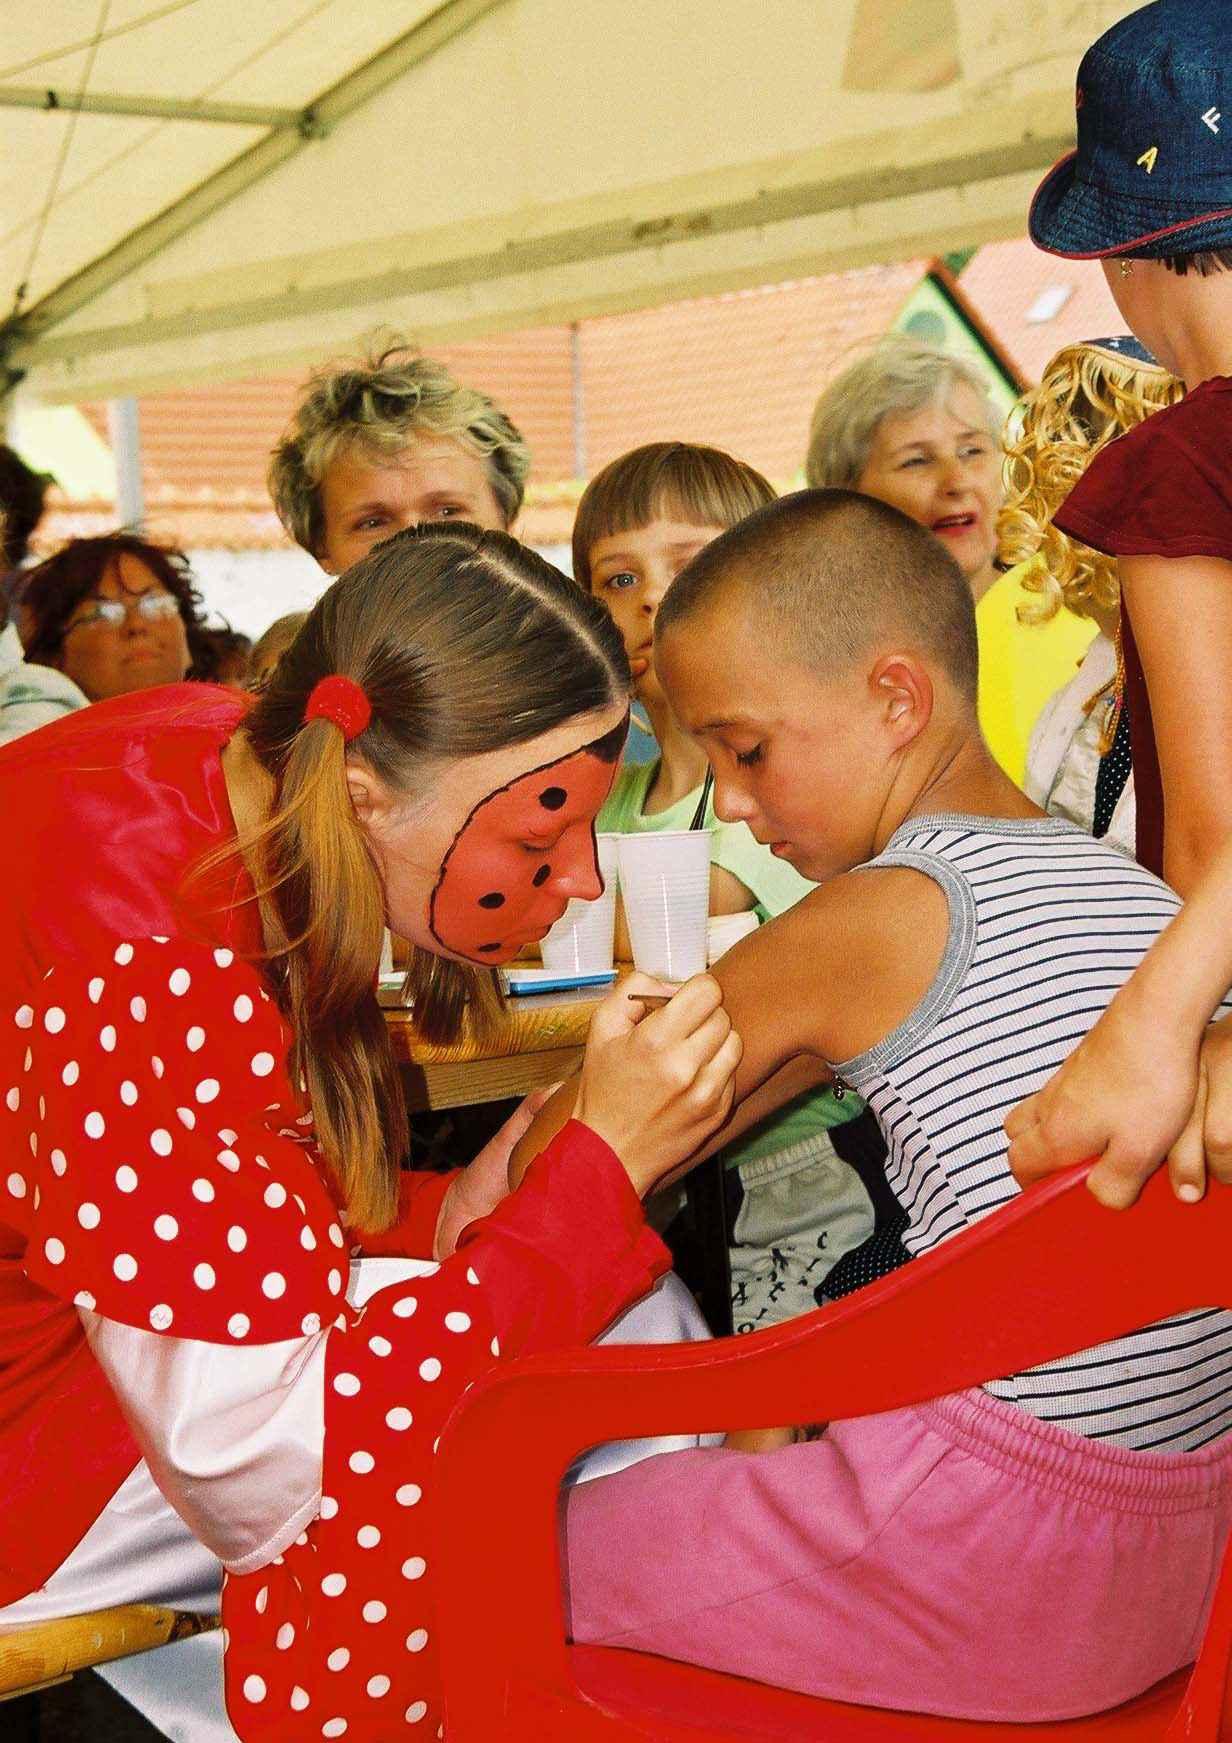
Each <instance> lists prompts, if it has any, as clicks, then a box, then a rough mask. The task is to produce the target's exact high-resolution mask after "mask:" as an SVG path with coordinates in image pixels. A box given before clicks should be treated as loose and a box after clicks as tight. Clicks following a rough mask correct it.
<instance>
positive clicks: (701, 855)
mask: <svg viewBox="0 0 1232 1743" xmlns="http://www.w3.org/2000/svg"><path fill="white" fill-rule="evenodd" d="M619 839H620V891H621V896H622V899H623V901H624V905H625V918H626V919H627V921H628V923H629V938H630V941H631V943H632V945H633V965H634V967H635V968H637V969H640V970H641V972H642V973H643V974H652V975H654V976H656V978H657V979H659V980H668V981H683V980H688V979H689V977H690V975H694V974H701V973H702V972H703V971H704V969H705V967H706V921H707V919H708V917H709V913H710V831H709V830H708V829H663V830H655V831H651V832H649V833H647V834H645V835H622V836H621V837H620V838H619Z"/></svg>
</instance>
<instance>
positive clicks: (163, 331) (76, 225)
mask: <svg viewBox="0 0 1232 1743" xmlns="http://www.w3.org/2000/svg"><path fill="white" fill-rule="evenodd" d="M1130 10H1132V3H1127V0H1080V3H1078V4H1075V0H1035V4H1034V5H1032V6H1029V7H1028V6H1024V5H1023V4H1022V0H762V3H761V4H760V5H758V6H749V5H748V4H747V3H746V0H445V3H444V4H441V3H439V0H436V3H433V0H363V4H362V5H356V4H354V0H256V3H254V0H162V3H161V4H159V3H156V0H56V4H55V5H54V6H35V5H33V4H30V0H21V3H20V4H17V5H10V6H7V7H5V9H4V33H3V38H2V40H0V154H2V159H3V170H2V171H0V298H3V299H4V301H3V303H0V314H3V313H5V312H7V310H8V309H11V310H12V311H13V313H12V314H11V316H10V318H9V320H8V322H7V324H6V325H4V326H3V327H0V345H2V347H3V356H4V359H5V362H6V364H7V367H8V369H9V370H10V371H12V372H14V374H15V375H20V378H21V380H20V392H21V393H22V394H23V395H30V396H33V397H35V398H38V399H42V400H45V401H53V402H54V401H66V400H69V401H80V400H84V399H88V398H97V397H103V396H109V395H119V394H127V393H136V392H141V391H144V390H147V389H151V388H154V387H158V386H164V385H167V384H170V383H174V382H184V381H190V380H194V379H205V378H210V377H214V378H217V377H219V376H222V375H239V374H251V373H255V372H258V371H261V370H268V369H274V368H283V369H285V368H288V367H299V366H300V365H302V364H303V363H305V362H306V361H309V360H314V359H318V358H320V357H321V356H322V355H327V354H330V353H333V352H337V351H339V350H345V349H348V348H350V347H352V346H353V345H354V344H355V342H356V340H357V338H358V337H359V336H360V335H362V334H364V333H365V332H367V331H369V330H371V329H372V328H374V327H376V326H380V325H385V326H391V327H394V328H396V329H398V330H400V331H402V332H405V333H409V334H412V335H414V336H415V337H416V338H417V339H418V340H419V341H421V342H423V343H426V344H431V343H432V342H439V341H441V340H444V339H451V338H457V337H460V336H463V335H466V334H472V333H476V332H485V331H494V330H499V329H508V328H512V327H519V326H527V325H533V324H536V323H539V322H546V321H560V320H569V319H576V318H579V317H580V316H582V315H589V314H595V313H600V312H604V311H612V310H618V309H626V308H631V307H635V306H639V305H645V304H647V303H652V302H660V301H663V300H666V299H670V298H674V297H679V296H685V295H692V294H697V293H699V292H704V291H714V290H721V289H725V288H729V287H736V286H740V285H746V284H751V283H757V282H767V281H771V280H775V279H784V278H789V277H791V276H793V275H798V274H802V273H811V272H816V271H818V270H822V269H829V268H832V267H835V266H844V265H857V264H861V263H864V262H868V261H872V260H885V259H892V258H895V257H899V258H901V257H904V256H907V255H911V254H913V253H919V252H921V251H923V252H938V251H941V250H944V249H948V248H952V247H963V246H970V245H972V244H976V243H979V242H982V241H987V240H991V239H993V238H997V237H1001V236H1007V235H1012V234H1016V233H1021V231H1022V228H1023V225H1024V217H1025V211H1026V204H1027V200H1028V197H1029V194H1030V191H1031V189H1032V187H1033V186H1034V184H1035V182H1036V181H1037V179H1038V177H1039V175H1040V173H1041V172H1042V171H1043V170H1044V169H1045V168H1046V167H1047V166H1048V165H1049V164H1050V163H1051V162H1053V161H1054V160H1055V159H1056V158H1057V157H1058V156H1060V155H1061V153H1062V152H1063V151H1065V150H1066V149H1068V148H1069V146H1070V144H1071V143H1072V137H1073V84H1074V71H1075V68H1076V65H1077V62H1078V59H1079V58H1080V55H1081V53H1082V50H1083V48H1084V47H1085V46H1086V45H1087V43H1089V42H1090V40H1091V39H1092V38H1093V37H1094V36H1095V35H1097V34H1098V33H1099V32H1100V31H1101V30H1102V29H1104V28H1105V27H1106V26H1107V25H1108V24H1110V23H1111V22H1113V20H1115V19H1116V18H1118V17H1121V16H1123V15H1124V14H1125V13H1126V12H1128V11H1130Z"/></svg>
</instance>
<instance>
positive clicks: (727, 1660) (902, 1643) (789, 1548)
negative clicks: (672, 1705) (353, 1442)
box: [565, 1391, 1232, 1721]
mask: <svg viewBox="0 0 1232 1743" xmlns="http://www.w3.org/2000/svg"><path fill="white" fill-rule="evenodd" d="M1230 1524H1232V1438H1225V1439H1223V1440H1221V1441H1219V1442H1218V1443H1216V1444H1214V1445H1212V1446H1210V1447H1208V1448H1205V1449H1203V1450H1202V1451H1200V1452H1195V1453H1180V1454H1161V1453H1140V1452H1132V1451H1129V1450H1128V1449H1126V1448H1124V1447H1119V1446H1109V1445H1105V1444H1103V1443H1101V1442H1099V1441H1091V1440H1085V1439H1083V1438H1081V1437H1080V1436H1078V1435H1074V1434H1070V1433H1068V1432H1067V1431H1065V1430H1063V1429H1058V1428H1055V1427H1053V1426H1052V1425H1051V1424H1049V1423H1045V1422H1040V1421H1038V1420H1037V1419H1036V1418H1035V1417H1033V1416H1029V1415H1027V1414H1026V1413H1025V1412H1024V1411H1021V1410H1019V1409H1017V1408H1016V1407H1014V1406H1013V1405H1009V1404H1005V1403H1002V1402H1001V1401H1000V1400H998V1399H996V1398H993V1397H990V1396H989V1394H987V1393H986V1392H982V1391H974V1392H964V1393H960V1394H957V1395H956V1396H954V1397H951V1398H942V1399H939V1400H937V1401H936V1402H934V1403H931V1404H925V1405H920V1406H916V1407H914V1408H912V1409H908V1410H897V1411H893V1412H891V1413H889V1414H887V1415H884V1416H874V1417H866V1418H863V1419H862V1420H860V1421H856V1422H843V1423H835V1424H833V1425H832V1426H831V1427H830V1429H829V1430H828V1432H827V1433H826V1434H825V1435H824V1437H823V1438H822V1439H821V1440H819V1441H815V1442H810V1443H807V1444H805V1445H803V1446H793V1447H787V1448H784V1449H783V1450H782V1451H781V1452H775V1453H763V1454H759V1455H758V1454H749V1453H737V1452H728V1451H725V1450H722V1449H717V1448H716V1449H708V1450H700V1451H697V1452H682V1453H673V1454H669V1455H667V1456H665V1457H662V1458H652V1459H647V1460H646V1461H644V1462H643V1463H641V1464H638V1465H634V1466H633V1467H632V1468H630V1469H629V1470H625V1471H622V1472H620V1473H619V1474H618V1475H616V1476H612V1477H604V1478H600V1479H599V1480H598V1481H597V1482H594V1483H590V1484H587V1485H586V1486H585V1487H584V1488H581V1489H575V1490H574V1491H573V1492H572V1493H571V1494H570V1495H569V1497H568V1499H567V1503H566V1511H565V1530H566V1537H567V1550H568V1583H569V1604H570V1611H571V1626H572V1633H573V1638H574V1639H576V1640H581V1641H592V1642H601V1643H603V1644H604V1645H609V1646H625V1647H633V1648H638V1649H641V1650H643V1651H646V1652H654V1653H658V1654H660V1655H661V1656H663V1657H666V1658H678V1659H683V1660H686V1661H688V1662H689V1663H692V1664H700V1665H707V1666H710V1667H711V1668H713V1669H716V1670H723V1671H728V1672H731V1673H733V1674H735V1675H738V1676H745V1677H751V1678H754V1679H755V1680H757V1681H760V1682H767V1683H776V1684H779V1685H780V1686H782V1687H785V1688H792V1689H799V1690H801V1691H803V1692H804V1693H807V1694H817V1695H824V1696H828V1697H830V1698H831V1699H835V1700H843V1701H855V1702H858V1703H862V1704H864V1705H869V1706H882V1707H894V1708H900V1709H903V1710H906V1711H911V1712H925V1713H942V1714H948V1715H951V1716H953V1717H955V1718H964V1719H989V1720H1011V1721H1012V1720H1017V1721H1028V1720H1037V1721H1040V1720H1048V1719H1060V1718H1070V1717H1074V1716H1077V1715H1079V1714H1083V1713H1091V1712H1098V1711H1100V1710H1101V1709H1103V1708H1105V1707H1110V1706H1115V1705H1116V1704H1117V1703H1118V1702H1120V1701H1124V1700H1128V1699H1129V1698H1130V1697H1131V1696H1133V1695H1135V1694H1138V1693H1140V1692H1141V1691H1142V1690H1143V1689H1146V1688H1149V1687H1150V1685H1151V1684H1152V1683H1154V1682H1156V1681H1158V1680H1159V1678H1160V1677H1163V1676H1167V1675H1169V1674H1170V1673H1171V1672H1172V1671H1174V1670H1177V1669H1178V1668H1179V1667H1180V1666H1181V1665H1184V1664H1187V1663H1188V1662H1189V1661H1190V1660H1191V1659H1192V1658H1193V1657H1194V1656H1195V1654H1196V1652H1197V1649H1198V1645H1199V1642H1200V1640H1201V1637H1202V1630H1203V1627H1204V1625H1205V1621H1206V1614H1207V1610H1208V1607H1209V1605H1210V1601H1211V1598H1212V1596H1213V1593H1214V1589H1215V1583H1216V1580H1217V1578H1218V1572H1219V1563H1220V1558H1221V1555H1222V1552H1223V1547H1224V1542H1225V1539H1226V1537H1227V1535H1228V1531H1229V1525H1230Z"/></svg>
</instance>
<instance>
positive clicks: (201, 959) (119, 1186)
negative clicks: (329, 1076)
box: [0, 939, 346, 1344]
mask: <svg viewBox="0 0 1232 1743" xmlns="http://www.w3.org/2000/svg"><path fill="white" fill-rule="evenodd" d="M242 1000H246V1001H247V1002H248V1005H249V1006H251V1009H250V1010H249V1011H248V1015H247V1018H246V1020H245V1022H244V1023H243V1025H242V1026H240V1025H237V1023H236V1021H235V1017H234V1011H235V1006H236V1004H237V1003H238V1002H240V1001H242ZM245 1008H247V1007H245ZM27 1013H28V1020H27ZM9 1021H10V1025H11V1026H10V1031H9V1036H8V1038H7V1040H8V1042H9V1048H10V1051H11V1048H12V1046H13V1045H15V1044H16V1043H17V1037H18V1032H19V1031H20V1049H21V1051H19V1052H18V1053H17V1054H16V1056H15V1058H14V1065H15V1066H17V1065H20V1064H21V1063H22V1057H21V1054H22V1052H24V1051H25V1050H26V1049H27V1048H28V1051H29V1068H28V1074H27V1076H26V1078H25V1080H24V1081H23V1082H22V1084H21V1085H20V1093H18V1091H17V1089H16V1088H15V1089H14V1092H13V1094H12V1095H10V1096H9V1097H6V1098H4V1101H3V1105H0V1122H7V1124H8V1134H9V1136H8V1154H9V1156H10V1157H13V1158H16V1157H17V1156H18V1155H19V1154H20V1155H26V1156H29V1157H30V1161H28V1162H26V1163H17V1164H16V1165H14V1164H13V1163H10V1166H9V1168H8V1169H7V1170H6V1171H5V1174H4V1175H3V1176H0V1205H3V1206H4V1207H6V1208H5V1210H4V1215H5V1216H6V1218H7V1219H8V1220H9V1221H10V1222H12V1223H14V1224H15V1225H16V1226H17V1227H18V1228H20V1229H22V1230H23V1232H24V1233H25V1234H26V1236H27V1239H28V1243H29V1244H28V1248H27V1269H28V1272H29V1274H30V1276H31V1278H32V1279H33V1281H35V1282H36V1283H38V1284H39V1285H40V1286H41V1287H43V1288H46V1289H49V1290H51V1291H52V1292H53V1293H54V1294H56V1295H57V1296H59V1297H60V1298H61V1299H62V1300H64V1301H72V1300H73V1299H74V1297H76V1296H78V1295H79V1294H82V1293H84V1294H86V1295H88V1296H89V1297H90V1298H91V1299H92V1300H94V1302H95V1303H96V1304H97V1311H98V1312H99V1313H101V1314H103V1315H104V1316H105V1317H114V1318H116V1319H120V1320H123V1321H124V1322H125V1323H127V1324H130V1325H135V1326H139V1327H142V1328H143V1329H144V1328H150V1327H152V1328H153V1329H154V1330H155V1331H165V1332H169V1333H171V1334H172V1335H175V1336H180V1337H192V1338H200V1339H204V1340H206V1341H215V1342H218V1343H226V1344H234V1343H235V1342H236V1341H252V1342H270V1341H274V1340H279V1339H283V1338H293V1337H298V1336H302V1335H303V1327H304V1325H305V1323H306V1322H307V1321H308V1319H309V1318H310V1317H311V1316H314V1315H315V1317H316V1319H317V1321H318V1322H321V1321H324V1322H326V1323H328V1322H329V1321H331V1320H332V1319H333V1318H335V1317H336V1315H337V1311H338V1309H337V1303H336V1296H337V1294H338V1289H337V1288H335V1287H334V1285H335V1284H338V1283H339V1276H338V1270H337V1263H336V1261H337V1255H338V1252H339V1249H340V1247H345V1245H346V1237H345V1235H344V1234H343V1231H342V1229H341V1228H340V1226H339V1224H338V1220H337V1215H336V1213H335V1211H334V1207H333V1203H332V1201H331V1199H330V1197H329V1194H328V1192H327V1190H326V1187H325V1184H324V1179H323V1176H322V1173H321V1172H319V1171H318V1161H317V1157H316V1153H315V1151H314V1149H313V1147H312V1144H311V1138H310V1136H309V1135H308V1134H307V1133H306V1132H305V1131H304V1130H302V1129H301V1128H300V1127H299V1126H295V1125H292V1130H293V1131H294V1132H295V1138H294V1141H291V1140H290V1139H287V1138H285V1137H282V1136H280V1135H279V1134H280V1133H281V1131H282V1130H283V1129H284V1128H285V1127H286V1126H287V1125H288V1122H294V1121H295V1120H296V1119H297V1118H298V1117H299V1115H300V1114H301V1113H302V1112H303V1101H302V1099H301V1097H299V1096H298V1095H296V1094H295V1093H294V1092H293V1090H292V1088H291V1085H290V1083H289V1081H288V1079H287V1075H286V1070H285V1066H284V1065H283V1063H282V1061H284V1060H285V1059H286V1056H287V1052H288V1043H289V1035H288V1033H287V1031H286V1028H285V1026H284V1024H283V1022H282V1019H281V1017H280V1015H279V1014H278V1010H277V1007H276V1006H275V1005H274V1004H273V1002H272V1001H271V1000H270V999H268V998H267V997H264V996H263V989H262V987H261V984H260V980H259V977H258V975H257V973H256V972H255V970H254V969H253V968H252V967H251V966H249V965H248V964H245V963H243V962H241V961H238V960H237V959H236V958H235V957H234V956H232V955H231V953H230V952H228V951H219V952H214V951H213V950H210V949H208V948H205V947H203V946H200V945H194V944H187V943H185V942H183V941H182V940H169V941H167V942H166V943H164V944H162V945H159V944H156V943H155V942H154V941H152V940H149V939H146V940H135V941H126V942H124V943H122V944H120V945H117V946H115V947H114V951H113V953H112V954H111V956H110V957H109V959H107V960H105V961H104V962H102V963H100V964H98V965H97V968H96V970H95V972H92V973H91V972H88V971H85V972H83V971H82V970H81V969H80V968H75V969H73V970H69V969H67V968H57V969H54V970H53V971H52V972H51V974H49V975H48V976H46V977H45V978H44V979H43V980H42V981H41V982H40V983H39V986H38V995H37V1000H36V1001H35V1002H31V1003H27V1004H26V1005H24V1006H21V1007H19V1008H18V1009H17V1011H16V1013H15V1015H13V1016H11V1017H10V1019H9ZM154 1045H157V1047H158V1048H159V1053H158V1055H155V1054H154V1052H153V1051H152V1047H153V1046H154ZM0 1058H4V1059H5V1060H6V1063H7V1060H8V1054H7V1053H0ZM2 1081H3V1080H0V1082H2ZM0 1094H2V1092H0ZM224 1133H225V1139H224V1136H223V1134H224ZM42 1158H46V1161H45V1162H44V1161H43V1160H42ZM36 1192H37V1193H38V1204H37V1207H36V1205H35V1203H34V1197H35V1193H36ZM301 1206H302V1207H303V1208H302V1209H301V1208H300V1207H301ZM7 1207H12V1208H11V1209H10V1208H7ZM254 1255H255V1256H257V1257H256V1258H255V1262H254ZM339 1287H340V1284H339Z"/></svg>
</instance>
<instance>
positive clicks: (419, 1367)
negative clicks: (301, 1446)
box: [223, 1259, 498, 1743]
mask: <svg viewBox="0 0 1232 1743" xmlns="http://www.w3.org/2000/svg"><path fill="white" fill-rule="evenodd" d="M497 1349H498V1346H497V1344H496V1343H495V1341H494V1334H493V1328H492V1320H491V1317H490V1315H489V1313H488V1310H487V1304H486V1301H485V1295H484V1291H483V1289H482V1288H481V1287H480V1286H479V1277H478V1274H477V1273H476V1272H475V1271H474V1270H473V1269H472V1268H471V1267H470V1266H468V1265H466V1264H464V1263H463V1262H462V1261H461V1260H460V1259H453V1260H450V1261H449V1262H448V1263H447V1264H446V1265H444V1266H442V1267H441V1268H440V1270H439V1271H437V1273H436V1274H435V1275H433V1276H428V1277H422V1278H416V1279H415V1281H414V1282H413V1283H409V1284H406V1285H399V1286H394V1287H392V1288H388V1289H383V1290H381V1291H380V1292H379V1293H378V1294H377V1295H375V1296H374V1297H373V1298H372V1300H371V1301H370V1302H369V1303H368V1305H367V1307H366V1308H364V1310H363V1316H362V1319H361V1322H360V1323H359V1324H358V1325H357V1326H354V1327H352V1328H351V1329H350V1330H349V1331H348V1332H347V1333H346V1334H345V1335H340V1334H339V1333H337V1332H332V1333H331V1334H330V1338H329V1344H328V1352H327V1362H328V1365H327V1378H326V1396H325V1415H326V1432H325V1459H324V1470H323V1478H322V1489H323V1494H322V1499H321V1513H320V1517H319V1519H317V1520H316V1521H315V1522H314V1524H313V1525H312V1526H311V1528H310V1529H309V1530H308V1531H307V1532H305V1533H304V1534H303V1535H302V1536H301V1537H299V1538H298V1539H297V1540H296V1542H295V1543H294V1544H293V1545H292V1546H291V1548H290V1549H288V1550H287V1551H286V1552H285V1554H284V1555H283V1556H282V1557H280V1558H279V1561H278V1563H277V1564H276V1565H274V1566H273V1567H270V1568H267V1569H265V1570H264V1571H263V1572H261V1573H254V1574H248V1575H245V1576H244V1577H242V1578H236V1577H229V1578H228V1580H227V1583H226V1586H225V1587H224V1591H223V1622H224V1625H225V1626H226V1628H227V1630H228V1648H227V1655H226V1683H227V1710H228V1713H229V1714H230V1717H231V1723H232V1724H233V1725H234V1727H235V1729H236V1731H237V1732H238V1733H239V1735H240V1736H241V1737H242V1738H243V1739H244V1740H245V1743H256V1740H257V1739H262V1740H263V1739H265V1738H271V1739H272V1738H284V1737H287V1736H289V1735H294V1736H302V1737H343V1736H345V1737H348V1738H350V1739H352V1743H360V1740H363V1743H376V1740H377V1739H385V1738H390V1737H400V1736H402V1735H404V1734H407V1733H409V1735H411V1736H426V1737H435V1736H436V1734H437V1726H438V1725H439V1724H440V1722H441V1713H440V1704H439V1685H438V1676H437V1670H436V1664H435V1653H436V1645H435V1640H434V1621H433V1616H432V1607H431V1596H432V1580H431V1569H430V1566H429V1561H428V1553H427V1537H428V1531H427V1519H428V1512H429V1508H430V1506H431V1493H432V1460H433V1455H434V1453H435V1448H436V1440H437V1437H438V1435H439V1434H440V1432H441V1429H442V1427H443V1426H444V1422H445V1418H446V1417H447V1416H448V1414H449V1412H450V1410H451V1409H452V1408H453V1406H454V1404H456V1402H457V1400H458V1396H459V1393H461V1392H462V1391H464V1390H465V1388H466V1387H467V1385H468V1384H469V1383H470V1381H471V1380H472V1379H474V1377H475V1376H476V1375H477V1374H478V1373H480V1372H481V1371H482V1370H483V1369H484V1368H487V1367H490V1366H491V1365H492V1362H493V1359H494V1357H495V1355H496V1353H497Z"/></svg>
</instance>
